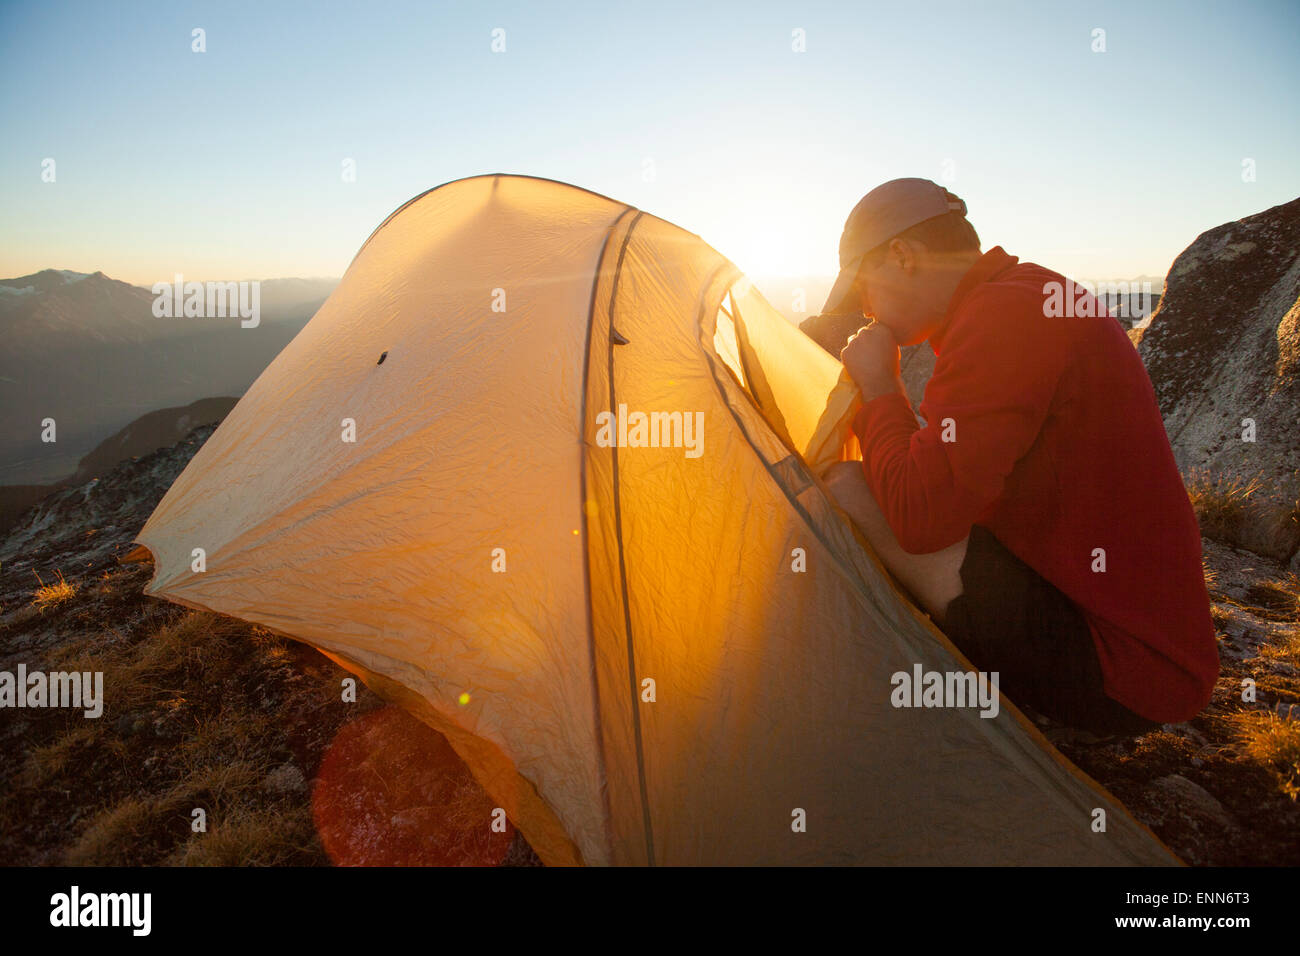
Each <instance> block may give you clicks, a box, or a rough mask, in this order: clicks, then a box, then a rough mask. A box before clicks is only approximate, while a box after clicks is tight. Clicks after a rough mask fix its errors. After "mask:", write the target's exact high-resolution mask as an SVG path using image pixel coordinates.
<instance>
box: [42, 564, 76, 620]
mask: <svg viewBox="0 0 1300 956" xmlns="http://www.w3.org/2000/svg"><path fill="white" fill-rule="evenodd" d="M58 574H59V580H58V583H57V584H46V583H45V581H44V580H42V579H41V576H40V575H39V574H37V575H36V580H37V581H39V582H40V585H41V586H40V587H38V588H37V589H36V593H35V594H33V595H32V604H33V605H34V606H35V607H36V609H37V610H38V611H45V610H46V609H47V608H51V607H57V606H58V605H60V604H62V603H63V602H64V601H70V600H72V599H73V598H74V597H76V596H77V588H76V585H73V584H69V583H68V582H67V581H65V580H64V579H63V572H62V571H60V572H58Z"/></svg>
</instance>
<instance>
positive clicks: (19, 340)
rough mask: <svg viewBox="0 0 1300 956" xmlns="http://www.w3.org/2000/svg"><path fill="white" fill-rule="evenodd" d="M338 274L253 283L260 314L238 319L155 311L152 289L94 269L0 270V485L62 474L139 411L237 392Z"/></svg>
mask: <svg viewBox="0 0 1300 956" xmlns="http://www.w3.org/2000/svg"><path fill="white" fill-rule="evenodd" d="M337 282H338V280H337V279H270V280H264V281H261V282H260V283H259V291H260V300H261V301H260V305H261V319H260V322H259V324H258V325H257V326H256V327H254V328H243V327H241V323H240V319H239V317H238V316H237V315H235V316H232V317H229V318H158V317H156V316H155V315H154V308H153V305H154V301H155V296H154V294H153V292H152V291H151V290H149V289H146V288H142V287H140V286H134V285H129V284H128V283H125V282H119V281H117V280H115V279H111V278H109V277H108V276H106V275H104V274H103V273H102V272H95V273H91V274H86V273H79V272H70V271H67V270H56V269H46V270H44V271H43V272H38V273H35V274H33V275H28V276H21V277H19V278H14V279H0V336H2V337H3V341H4V343H5V347H4V350H3V352H0V484H4V485H28V486H33V485H48V484H51V483H54V482H57V481H60V480H62V479H65V478H68V477H70V476H71V475H72V474H73V473H74V472H75V471H77V470H78V468H79V466H81V464H82V458H83V456H85V455H87V453H88V452H90V451H91V450H92V449H94V448H95V447H96V446H97V445H98V444H99V443H101V442H102V441H104V440H105V439H106V438H108V437H109V436H110V435H112V434H113V433H114V432H117V431H118V430H119V429H122V428H124V427H125V426H127V425H129V424H130V423H132V422H134V421H135V420H136V419H138V418H140V416H141V415H144V414H145V413H147V412H152V411H156V410H159V409H165V408H174V407H176V406H186V405H188V404H189V403H192V402H195V401H196V400H197V399H203V398H207V397H209V396H213V395H233V396H238V395H242V394H243V393H244V391H245V390H246V389H247V388H248V386H249V385H251V384H252V382H253V380H254V379H255V378H256V377H257V376H258V375H259V374H260V373H261V371H262V370H263V369H264V368H265V367H266V366H267V365H268V364H269V363H270V361H271V360H272V359H273V358H275V356H276V355H277V354H279V352H280V350H281V349H283V348H284V347H285V346H286V345H287V344H288V343H289V342H290V340H292V339H293V337H294V336H295V335H296V334H297V333H298V331H299V330H300V329H301V328H302V327H303V326H304V325H305V324H306V323H307V321H308V320H309V319H310V318H311V317H312V315H314V314H315V312H316V310H317V309H318V308H319V307H320V306H321V304H322V303H323V302H324V301H325V299H326V298H328V297H329V294H330V292H331V291H333V288H334V286H335V285H336V284H337ZM47 419H53V420H54V423H55V433H54V434H55V438H56V441H54V442H52V443H50V442H46V441H43V440H42V435H43V433H44V432H46V427H45V425H44V424H43V423H44V422H45V421H46V420H47ZM196 424H197V423H196ZM169 441H175V439H174V438H171V439H169ZM155 447H158V446H155ZM150 450H152V449H150ZM119 460H120V459H119ZM114 463H116V462H114Z"/></svg>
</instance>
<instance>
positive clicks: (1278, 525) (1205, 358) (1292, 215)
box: [1137, 199, 1300, 558]
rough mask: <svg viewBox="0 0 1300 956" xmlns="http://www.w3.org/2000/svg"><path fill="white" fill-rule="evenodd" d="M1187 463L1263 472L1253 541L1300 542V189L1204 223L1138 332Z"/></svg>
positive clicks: (1278, 548) (1210, 469)
mask: <svg viewBox="0 0 1300 956" xmlns="http://www.w3.org/2000/svg"><path fill="white" fill-rule="evenodd" d="M1137 348H1138V353H1139V354H1140V355H1141V356H1142V361H1143V362H1144V363H1145V365H1146V368H1147V373H1148V374H1149V375H1150V376H1151V384H1152V385H1153V386H1154V387H1155V392H1156V399H1157V401H1158V402H1159V404H1160V412H1161V415H1162V416H1163V418H1164V422H1165V431H1166V432H1167V433H1168V435H1169V443H1170V445H1171V446H1172V448H1173V450H1174V456H1175V458H1176V459H1177V461H1178V464H1179V467H1180V468H1182V469H1183V471H1184V473H1193V472H1198V471H1199V472H1204V473H1206V474H1208V475H1211V476H1213V477H1214V478H1216V479H1224V480H1231V479H1237V480H1239V481H1240V482H1241V483H1242V484H1246V483H1249V482H1251V481H1252V480H1257V481H1258V483H1259V491H1258V493H1257V494H1256V496H1255V497H1256V498H1257V499H1258V504H1257V507H1258V509H1259V513H1258V516H1257V520H1258V537H1259V540H1258V541H1257V542H1256V543H1255V544H1252V545H1251V547H1252V550H1259V551H1261V552H1263V553H1267V554H1273V555H1274V556H1276V557H1281V558H1286V557H1288V556H1289V555H1291V554H1293V553H1295V551H1296V546H1297V544H1300V524H1298V523H1297V522H1296V521H1295V520H1294V519H1295V516H1296V507H1297V505H1296V502H1297V499H1298V498H1300V374H1297V372H1298V371H1300V199H1296V200H1293V201H1291V202H1289V203H1285V204H1283V205H1280V206H1274V207H1273V208H1272V209H1268V210H1265V211H1264V212H1261V213H1259V214H1258V215H1254V216H1248V217H1247V218H1245V219H1241V220H1238V221H1236V222H1230V223H1226V224H1225V225H1222V226H1218V227H1217V228H1214V229H1211V230H1209V231H1208V232H1205V233H1202V234H1201V235H1200V236H1199V237H1197V239H1196V241H1195V242H1193V243H1192V244H1191V245H1190V246H1188V247H1187V248H1186V249H1185V250H1183V252H1182V253H1181V254H1180V255H1179V256H1178V258H1177V259H1175V260H1174V264H1173V267H1172V268H1171V269H1170V271H1169V276H1168V277H1167V278H1166V279H1165V288H1164V295H1163V296H1162V297H1161V300H1160V306H1159V308H1157V309H1156V311H1155V313H1154V314H1153V315H1152V317H1151V322H1150V325H1149V326H1148V327H1147V328H1146V330H1145V331H1143V332H1142V334H1141V337H1140V339H1139V340H1138V342H1137Z"/></svg>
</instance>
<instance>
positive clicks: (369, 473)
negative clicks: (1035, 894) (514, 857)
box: [137, 175, 1178, 865]
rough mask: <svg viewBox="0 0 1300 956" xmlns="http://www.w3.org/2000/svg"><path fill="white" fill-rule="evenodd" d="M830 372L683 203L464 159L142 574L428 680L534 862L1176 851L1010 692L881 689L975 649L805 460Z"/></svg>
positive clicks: (414, 214) (434, 712)
mask: <svg viewBox="0 0 1300 956" xmlns="http://www.w3.org/2000/svg"><path fill="white" fill-rule="evenodd" d="M841 371H842V369H841V367H840V365H839V363H837V362H836V361H835V360H834V359H832V358H831V357H830V356H828V355H827V354H826V353H825V352H823V351H822V349H821V348H819V347H818V346H817V345H816V344H815V343H814V342H813V341H812V340H811V339H809V338H807V337H806V336H805V335H804V334H803V333H802V332H800V331H799V330H798V329H797V328H796V327H794V326H793V325H792V324H790V323H789V322H787V321H786V320H785V319H784V318H783V317H781V316H780V315H779V314H778V313H777V312H776V311H775V310H773V309H772V307H771V306H769V305H768V304H767V303H766V302H765V301H764V300H763V298H762V296H761V295H759V293H758V292H757V290H756V289H755V288H754V287H753V286H752V285H751V284H750V283H749V282H748V281H747V280H746V279H745V277H744V276H743V275H741V274H740V272H739V271H738V270H737V269H736V267H735V266H733V265H732V264H731V263H730V262H729V261H728V260H727V259H725V258H724V257H723V256H721V255H720V254H719V253H717V252H716V251H714V250H713V249H712V248H711V247H710V246H709V245H707V244H706V243H705V242H703V241H702V240H701V239H700V238H699V237H698V236H696V235H694V234H692V233H689V232H687V231H685V230H683V229H681V228H679V227H677V226H674V225H672V224H671V223H668V222H665V221H664V220H662V219H658V218H656V217H655V216H652V215H649V214H647V213H645V212H642V211H639V210H637V209H635V208H633V207H631V206H628V205H625V204H623V203H620V202H616V201H614V200H611V199H609V198H607V197H604V196H600V195H597V194H594V193H591V192H588V191H586V190H583V189H580V188H577V187H574V186H571V185H567V184H564V183H559V182H554V181H551V180H544V179H536V178H531V177H525V176H509V175H487V176H478V177H473V178H469V179H463V180H458V181H455V182H451V183H447V184H445V185H442V186H439V187H437V188H435V189H432V190H430V191H428V192H426V193H424V194H422V195H420V196H417V197H416V198H415V199H412V200H411V201H410V202H408V203H406V204H405V205H404V206H402V207H401V208H400V209H398V210H397V211H396V212H395V213H393V214H392V215H391V216H390V217H389V218H388V219H387V220H386V221H385V222H384V223H383V224H381V225H380V227H379V228H378V229H377V230H376V231H375V232H374V233H373V234H372V235H371V236H370V238H369V239H368V240H367V241H366V243H365V245H364V246H363V247H362V248H361V250H360V252H359V253H358V254H357V256H356V258H355V259H354V260H353V262H352V264H351V265H350V266H349V268H348V270H347V273H346V275H345V276H344V278H343V280H342V282H341V283H340V284H339V286H338V287H337V289H336V290H335V291H334V293H333V294H332V295H331V296H330V298H329V300H328V301H327V302H326V303H325V304H324V305H323V306H322V307H321V309H320V311H319V312H317V314H316V315H315V317H314V318H312V320H311V321H310V322H309V323H308V324H307V325H306V327H305V328H304V329H303V330H302V331H301V332H300V333H299V334H298V336H297V337H296V338H294V340H293V341H292V342H291V343H290V344H289V345H288V346H287V347H286V348H285V349H284V350H283V352H281V354H280V355H279V356H278V357H277V358H276V359H275V360H274V361H273V362H272V363H271V364H270V366H268V368H267V369H266V371H265V372H263V373H262V375H261V376H260V377H259V378H258V379H257V381H256V382H255V383H254V384H253V385H252V387H251V388H250V389H249V390H248V392H247V393H246V394H245V395H244V397H243V398H242V399H241V400H240V402H239V404H238V405H237V406H236V407H235V409H234V410H233V411H232V412H231V413H230V415H229V416H228V417H227V418H226V419H225V421H224V422H223V423H222V424H221V426H220V427H219V428H218V429H217V430H216V432H215V433H214V434H213V435H212V436H211V437H210V438H209V439H208V441H207V442H206V444H204V445H203V447H202V448H201V449H200V450H199V452H198V453H197V454H196V455H195V456H194V458H193V460H192V461H191V462H190V464H189V466H188V467H187V468H186V469H185V471H184V472H183V473H182V474H181V476H180V477H179V478H178V479H177V480H176V482H175V483H174V484H173V486H172V487H171V489H170V490H169V491H168V492H167V494H166V496H165V497H164V498H163V499H162V501H161V502H160V503H159V505H158V507H157V509H156V511H155V512H154V513H153V515H152V516H151V517H150V518H149V520H148V522H147V523H146V525H145V526H144V528H143V529H142V530H141V532H140V534H139V536H138V539H137V540H138V542H139V544H141V545H142V546H144V547H145V548H147V549H148V551H149V552H151V553H152V556H153V558H154V576H153V579H152V580H151V582H150V584H149V586H148V588H147V593H150V594H154V595H158V596H160V597H163V598H166V599H168V600H171V601H174V602H178V603H180V604H184V605H188V606H191V607H195V608H204V609H209V610H212V611H215V612H219V613H222V614H227V615H233V616H235V617H238V618H242V619H244V620H247V621H252V622H256V623H258V624H260V625H264V626H266V627H268V628H270V629H273V630H275V631H277V632H280V633H282V634H286V635H289V636H291V637H294V638H296V639H298V640H301V641H305V642H307V643H309V644H311V645H313V646H315V647H317V648H318V649H320V650H321V651H322V652H323V653H325V654H326V655H328V656H329V657H331V658H332V659H334V660H335V661H337V662H338V663H339V664H341V665H342V666H343V667H345V668H347V669H348V670H349V671H351V672H353V673H355V674H357V675H359V676H360V677H361V678H362V679H363V680H364V681H365V682H366V683H367V684H369V685H370V686H371V687H373V688H374V689H376V690H377V691H378V692H379V693H381V694H382V695H384V696H386V697H387V698H389V699H392V700H395V701H397V702H399V703H401V704H402V705H403V706H405V707H407V708H409V710H410V711H411V712H413V713H414V714H416V715H417V716H418V717H419V718H421V719H422V720H424V721H426V722H427V723H428V724H429V725H431V726H432V727H434V728H436V729H437V730H439V731H441V732H442V733H444V734H445V735H446V736H447V738H448V739H449V741H450V742H451V744H452V746H453V747H454V748H455V749H456V751H457V752H458V753H459V754H460V755H461V756H462V757H463V758H464V760H465V761H466V763H467V764H468V765H469V767H470V769H471V770H472V772H473V773H474V775H475V777H476V778H477V779H478V780H479V782H480V783H481V784H482V785H483V787H484V788H485V789H486V790H487V792H488V793H489V794H490V795H491V796H492V797H493V799H494V801H495V802H496V803H497V804H498V805H499V806H500V807H502V808H504V809H505V810H506V812H507V813H508V815H509V817H510V818H511V820H512V821H513V822H514V823H515V824H516V825H517V826H518V827H519V829H520V830H521V831H522V832H523V834H524V835H525V836H526V838H527V839H528V841H529V842H530V843H531V845H532V846H533V847H534V849H535V850H536V851H537V853H538V854H539V855H540V856H541V858H542V859H543V860H544V861H545V862H547V863H551V864H578V863H583V864H595V865H600V864H642V865H644V864H660V865H664V864H666V865H675V864H841V863H879V864H935V863H938V864H1029V865H1033V864H1047V865H1058V864H1102V865H1112V864H1141V865H1152V864H1172V863H1176V862H1178V861H1177V860H1176V858H1175V857H1174V856H1173V855H1172V854H1171V853H1170V852H1169V850H1168V849H1166V848H1165V847H1164V846H1163V845H1162V844H1161V843H1160V842H1159V840H1157V839H1156V838H1155V836H1154V835H1153V834H1152V833H1151V832H1150V831H1148V830H1147V829H1145V828H1144V827H1143V826H1142V825H1141V824H1140V823H1138V822H1137V821H1136V820H1135V819H1133V818H1132V817H1131V816H1130V815H1129V814H1128V813H1127V812H1126V811H1125V810H1124V808H1123V807H1122V806H1121V805H1120V804H1119V802H1118V801H1117V800H1116V799H1115V798H1114V797H1113V796H1111V795H1110V794H1108V793H1107V792H1106V791H1104V790H1103V789H1102V788H1101V787H1100V786H1099V785H1098V784H1096V783H1095V782H1094V781H1092V780H1090V779H1089V778H1088V777H1087V776H1085V775H1084V774H1083V773H1082V772H1081V771H1079V770H1078V769H1077V768H1076V767H1074V766H1073V765H1072V764H1070V763H1069V762H1068V761H1067V760H1066V759H1065V758H1064V757H1063V756H1062V755H1061V754H1060V753H1058V752H1057V751H1056V750H1055V749H1054V748H1053V747H1052V746H1051V745H1050V744H1049V743H1048V742H1047V741H1046V740H1045V739H1044V738H1043V737H1042V735H1041V734H1040V733H1039V732H1038V731H1037V730H1036V729H1035V727H1034V726H1033V725H1032V723H1031V722H1030V721H1028V720H1027V719H1026V718H1025V717H1024V716H1023V715H1022V714H1021V713H1020V712H1019V711H1017V710H1016V709H1015V708H1014V707H1012V706H1011V705H1010V703H1009V702H1007V701H1005V700H1003V701H1002V702H1001V707H1000V710H999V711H998V713H997V715H996V716H992V717H990V716H981V711H980V710H978V709H975V708H972V707H955V708H920V709H909V708H901V707H895V706H894V705H893V703H891V692H892V691H893V689H894V688H893V685H892V683H891V675H894V674H896V673H900V672H907V673H912V672H913V671H914V669H915V668H916V667H918V666H919V667H920V668H922V669H923V671H925V672H929V671H938V672H958V671H964V670H970V669H972V668H971V665H970V664H969V662H967V661H966V660H965V659H964V658H963V657H962V656H961V655H960V653H959V652H957V650H956V649H955V648H954V647H953V646H952V645H951V644H950V643H949V642H948V641H947V639H946V638H945V637H944V635H943V634H942V633H941V632H940V631H939V630H937V629H936V628H935V626H934V625H933V624H932V623H931V621H930V619H929V618H928V617H927V616H926V615H925V614H923V613H922V612H920V611H919V610H918V609H917V608H916V607H915V606H914V605H913V604H912V603H911V602H910V601H909V600H908V599H907V597H906V595H905V594H904V593H903V592H902V591H900V589H899V588H898V586H897V585H896V584H895V583H894V582H893V581H892V580H891V579H890V577H889V575H888V574H887V573H886V572H885V571H884V569H883V566H882V565H881V564H880V563H879V561H878V560H877V559H876V557H875V556H874V555H873V553H872V552H871V550H870V548H869V547H868V546H867V544H866V542H865V540H864V539H863V538H862V537H861V536H860V534H859V533H858V532H857V531H856V530H855V529H854V528H853V526H852V525H851V524H850V523H849V521H848V520H847V518H846V517H845V516H844V514H843V513H842V512H840V511H839V510H838V509H837V508H836V507H835V506H834V504H833V502H832V501H831V500H830V499H829V498H828V496H827V493H826V491H825V487H824V485H823V484H822V483H821V481H820V479H819V477H818V476H819V474H820V471H819V469H820V468H822V467H823V466H824V465H825V463H826V462H828V461H834V460H836V459H837V458H840V457H843V456H851V455H855V454H856V451H857V450H856V448H855V447H854V444H853V443H854V441H855V439H853V438H852V436H851V432H850V431H849V430H848V428H847V423H848V418H849V416H850V415H851V413H852V411H853V408H854V402H855V399H854V396H853V393H852V389H851V383H850V387H849V388H846V387H845V385H846V382H845V380H844V379H843V378H841ZM196 549H202V551H201V552H199V551H197V550H196ZM199 554H201V556H202V558H203V563H202V564H201V565H200V564H199V563H198V562H197V561H196V555H199ZM198 567H201V568H202V570H196V568H198ZM487 824H488V821H484V825H485V826H486V825H487Z"/></svg>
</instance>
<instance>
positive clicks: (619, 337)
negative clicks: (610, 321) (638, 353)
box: [609, 326, 628, 345]
mask: <svg viewBox="0 0 1300 956" xmlns="http://www.w3.org/2000/svg"><path fill="white" fill-rule="evenodd" d="M609 340H610V341H611V342H613V343H614V344H615V345H627V342H628V340H627V339H625V338H623V333H622V332H620V331H619V330H618V329H616V328H614V327H612V326H611V327H610V330H609Z"/></svg>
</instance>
